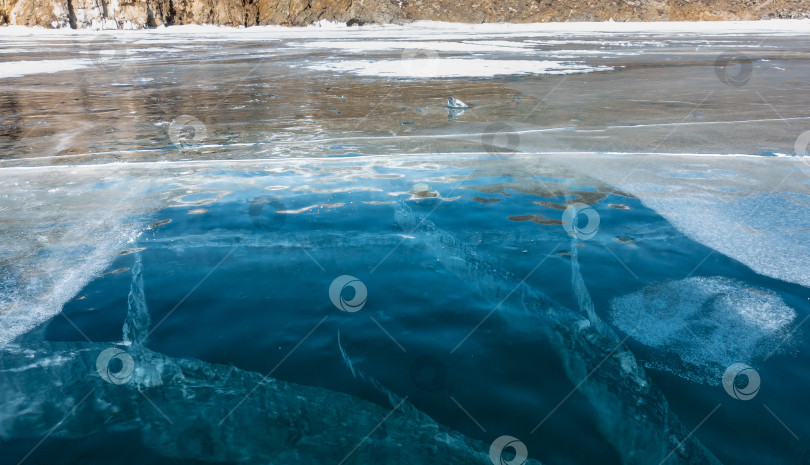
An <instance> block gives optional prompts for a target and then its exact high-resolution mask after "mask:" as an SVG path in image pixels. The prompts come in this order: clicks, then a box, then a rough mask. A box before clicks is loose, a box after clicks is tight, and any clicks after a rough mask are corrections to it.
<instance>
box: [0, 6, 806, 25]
mask: <svg viewBox="0 0 810 465" xmlns="http://www.w3.org/2000/svg"><path fill="white" fill-rule="evenodd" d="M805 18H810V3H808V2H806V1H804V0H601V1H596V0H527V1H524V0H469V1H458V0H252V1H250V2H234V1H231V0H142V1H138V2H118V1H114V0H7V1H5V2H2V3H0V25H11V26H39V27H43V28H48V29H94V30H97V29H117V30H120V29H148V28H155V27H160V26H176V25H191V24H196V25H203V24H205V25H216V26H229V27H252V26H269V25H278V26H307V25H310V24H313V23H317V22H319V21H329V22H337V23H342V24H345V25H348V26H354V25H360V26H362V25H365V24H405V23H410V22H414V21H443V22H453V23H457V22H459V23H465V24H496V23H515V24H520V23H557V22H597V23H598V22H607V21H615V22H656V23H658V22H667V21H751V20H763V19H765V20H767V19H805Z"/></svg>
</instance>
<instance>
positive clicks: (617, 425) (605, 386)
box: [395, 201, 719, 464]
mask: <svg viewBox="0 0 810 465" xmlns="http://www.w3.org/2000/svg"><path fill="white" fill-rule="evenodd" d="M395 218H396V222H397V224H398V225H399V226H400V228H401V229H402V230H403V231H407V232H408V233H409V234H410V235H412V236H413V237H414V240H415V244H418V245H417V246H418V247H432V248H434V249H436V254H437V256H439V257H442V258H441V259H440V260H437V262H438V263H441V264H442V266H443V267H444V268H445V269H446V270H447V271H449V272H451V273H453V274H454V275H455V276H457V277H458V278H459V279H461V280H462V281H465V282H474V283H475V284H476V287H477V288H478V289H479V292H480V294H481V295H482V296H486V297H487V298H490V299H494V301H496V302H498V305H497V306H496V307H495V309H494V310H493V313H494V312H495V311H497V312H498V314H499V315H500V317H501V318H503V319H504V321H507V322H508V324H509V328H510V329H509V330H508V331H507V332H508V334H510V335H516V334H521V333H528V334H531V335H532V337H533V338H538V337H541V338H548V339H549V340H551V341H553V342H552V343H553V344H554V345H555V346H556V350H557V355H558V356H559V357H560V359H561V360H563V364H564V365H565V367H566V371H567V375H568V377H569V379H570V381H571V382H572V383H573V384H575V385H576V386H577V390H578V392H580V393H581V394H582V395H584V396H585V397H586V398H587V399H588V401H589V402H590V403H591V404H592V405H593V406H594V408H595V409H596V411H597V412H598V418H596V422H597V424H598V425H599V428H600V431H601V432H602V434H603V435H604V436H605V438H606V439H607V440H608V441H609V442H610V443H611V444H612V445H613V446H614V448H615V449H616V450H617V451H618V453H619V455H620V456H621V457H622V459H623V461H624V463H628V464H648V463H659V462H663V461H664V460H665V459H666V458H667V457H669V455H667V454H668V453H670V451H673V450H674V451H675V452H673V453H674V454H676V456H677V459H678V460H680V461H681V462H679V463H719V462H718V461H717V459H716V458H715V457H714V456H713V455H712V454H711V452H709V451H707V450H706V449H705V448H704V447H703V445H702V444H701V443H700V442H699V441H698V440H697V439H695V438H690V437H689V436H685V434H686V431H685V428H684V427H683V425H681V424H680V422H679V421H678V419H677V418H676V417H675V416H674V415H672V414H670V413H669V412H668V410H669V407H668V405H667V401H666V399H665V398H664V397H663V395H662V394H661V392H660V391H659V390H658V388H657V387H656V386H655V385H653V384H652V383H651V382H650V381H649V379H648V378H647V375H646V373H645V372H644V369H643V368H642V367H641V366H639V364H638V363H637V361H636V358H635V356H634V355H633V354H632V353H631V352H630V351H629V350H628V349H627V347H626V346H624V344H623V343H622V342H621V341H620V340H619V338H618V337H617V335H616V334H615V333H613V331H612V330H611V329H610V328H609V327H608V326H607V325H605V324H604V323H603V322H602V321H601V320H600V318H599V317H598V316H597V315H596V313H595V311H594V309H593V304H592V302H591V299H590V296H589V295H588V292H587V290H586V288H585V286H584V281H583V279H582V275H581V271H580V269H579V264H578V263H577V260H576V240H574V241H573V242H572V245H573V247H572V249H574V252H573V253H574V257H573V261H572V270H571V271H572V283H573V288H574V292H575V294H576V299H577V302H578V303H579V304H580V306H581V308H580V309H577V310H576V311H571V310H570V309H567V308H564V307H562V306H561V305H560V304H559V303H557V302H554V301H553V300H551V299H549V298H548V297H547V296H546V295H544V294H543V293H542V292H541V291H539V290H536V289H533V288H532V287H531V286H529V285H528V284H526V279H524V280H522V281H518V280H517V279H515V277H514V276H513V275H512V274H511V273H509V272H507V271H505V269H504V268H502V267H501V266H499V264H498V263H491V262H489V261H487V260H486V258H485V256H484V255H483V253H481V254H479V252H478V251H477V250H476V248H475V247H473V246H471V245H470V244H467V243H464V242H463V241H461V240H460V239H459V238H457V237H456V236H455V235H453V234H452V233H451V232H448V231H445V230H442V229H440V228H438V227H437V226H436V224H434V223H433V222H432V221H431V220H430V219H428V217H427V215H425V214H424V213H420V212H418V211H416V210H415V209H414V208H411V207H410V206H409V205H408V204H407V203H406V202H404V201H401V202H399V203H398V204H397V210H396V216H395ZM597 369H598V372H597Z"/></svg>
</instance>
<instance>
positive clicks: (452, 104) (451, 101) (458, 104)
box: [447, 97, 470, 109]
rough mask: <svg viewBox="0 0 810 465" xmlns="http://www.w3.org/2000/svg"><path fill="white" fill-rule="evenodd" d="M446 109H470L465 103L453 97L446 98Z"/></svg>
mask: <svg viewBox="0 0 810 465" xmlns="http://www.w3.org/2000/svg"><path fill="white" fill-rule="evenodd" d="M447 108H453V109H466V108H470V107H469V106H467V104H466V103H464V102H462V101H461V100H459V99H457V98H455V97H447Z"/></svg>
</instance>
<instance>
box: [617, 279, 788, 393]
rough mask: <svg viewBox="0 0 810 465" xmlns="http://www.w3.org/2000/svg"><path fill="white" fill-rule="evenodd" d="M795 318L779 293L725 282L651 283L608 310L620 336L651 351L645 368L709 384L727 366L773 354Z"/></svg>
mask: <svg viewBox="0 0 810 465" xmlns="http://www.w3.org/2000/svg"><path fill="white" fill-rule="evenodd" d="M795 318H796V311H795V310H793V309H792V308H790V307H788V306H787V305H786V304H785V302H784V301H783V300H782V299H781V298H780V297H779V296H778V295H777V294H775V293H772V292H769V291H768V290H765V289H756V288H753V287H751V286H749V285H747V284H746V283H744V282H741V281H737V280H734V279H730V278H723V277H711V278H704V277H692V278H687V279H684V280H681V281H672V282H667V283H658V284H654V285H651V286H648V287H647V288H645V289H643V290H641V291H639V292H635V293H633V294H629V295H626V296H622V297H618V298H616V299H614V300H613V301H612V302H611V310H610V319H611V321H612V323H613V324H614V325H615V326H616V327H617V328H618V329H619V330H620V331H622V332H624V333H626V334H630V335H631V337H632V338H633V339H635V340H636V341H638V342H640V343H641V344H644V345H645V346H648V347H649V348H650V349H653V355H652V357H643V358H647V360H646V364H647V366H649V367H650V368H654V369H660V370H665V371H668V372H671V373H673V374H675V375H677V376H680V377H682V378H685V379H689V380H691V381H694V382H699V383H704V384H710V385H719V384H720V382H721V379H722V376H723V371H724V370H725V369H726V368H727V367H728V366H730V365H731V364H733V363H738V362H742V363H748V364H751V363H752V361H754V360H755V359H758V358H764V357H767V356H768V355H770V354H771V353H772V352H773V351H775V350H777V348H779V344H780V343H781V342H782V340H783V339H784V338H785V337H786V336H787V335H788V333H789V331H790V326H791V323H792V322H793V321H794V320H795Z"/></svg>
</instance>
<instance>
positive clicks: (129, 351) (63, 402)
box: [0, 259, 539, 465]
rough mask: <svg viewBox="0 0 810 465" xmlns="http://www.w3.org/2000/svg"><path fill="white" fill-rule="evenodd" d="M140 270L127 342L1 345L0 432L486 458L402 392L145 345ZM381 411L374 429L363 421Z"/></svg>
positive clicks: (282, 450)
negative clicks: (107, 361)
mask: <svg viewBox="0 0 810 465" xmlns="http://www.w3.org/2000/svg"><path fill="white" fill-rule="evenodd" d="M141 273H142V269H141V264H140V260H139V259H137V261H136V263H135V265H134V266H133V268H132V284H131V288H130V294H129V299H128V301H129V309H128V313H127V318H126V321H125V324H124V328H123V334H124V341H123V344H116V345H105V344H94V343H42V344H39V345H34V346H33V347H29V346H26V347H18V346H9V347H6V348H5V349H2V357H0V401H2V402H0V439H3V440H10V439H20V438H37V437H42V436H50V435H51V434H53V435H54V436H55V437H62V438H80V437H86V436H90V435H92V434H94V433H95V432H97V430H98V429H99V426H100V425H104V427H105V428H113V429H114V430H116V431H133V432H140V433H141V435H142V440H143V442H144V444H145V445H146V446H147V447H149V448H151V449H153V450H154V451H155V452H157V453H158V454H160V455H162V456H164V457H170V458H178V459H194V460H201V461H205V462H240V463H244V462H249V463H259V462H261V463H287V462H301V461H304V462H307V463H327V462H334V461H340V462H341V463H346V464H365V463H428V462H429V461H431V460H433V459H435V457H437V456H438V457H441V458H442V462H444V463H450V464H471V463H477V464H482V465H486V464H489V463H491V462H490V460H489V453H488V451H489V447H488V445H485V444H483V443H481V442H479V441H475V440H472V439H470V438H467V437H466V436H464V435H461V434H459V433H457V432H455V431H452V430H449V429H448V428H446V427H443V426H441V425H439V424H438V423H436V422H435V421H433V420H432V419H431V418H429V417H428V416H427V415H425V414H423V413H421V412H419V411H418V410H416V409H415V408H413V407H412V406H410V405H409V404H407V403H406V401H405V400H400V401H399V402H398V403H397V404H396V405H393V406H391V407H383V406H379V405H376V404H373V403H370V402H368V401H364V400H361V399H358V398H355V397H352V396H350V395H347V394H343V393H338V392H332V391H328V390H325V389H321V388H317V387H309V386H301V385H295V384H291V383H287V382H284V381H281V380H276V379H272V378H268V377H266V376H263V375H261V374H260V373H255V372H249V371H244V370H240V369H237V368H234V367H229V366H223V365H213V364H208V363H204V362H201V361H199V360H193V359H177V358H172V357H168V356H165V355H163V354H160V353H157V352H153V351H151V350H149V349H148V348H147V347H146V346H145V343H146V336H147V335H148V332H147V330H148V328H149V326H150V318H149V309H148V308H147V305H146V297H145V294H144V283H143V277H142V274H141ZM109 347H118V348H119V352H121V351H123V353H124V355H123V356H124V357H129V358H131V360H132V362H133V364H134V370H133V371H132V372H131V377H129V378H128V380H127V381H126V382H124V383H119V384H116V383H110V382H108V381H105V380H104V379H103V378H102V376H101V374H100V372H99V371H98V365H97V359H98V357H99V355H100V354H101V352H102V351H104V350H106V349H108V348H109ZM336 350H338V349H337V347H336ZM104 368H105V367H103V366H102V367H101V369H102V370H103V369H104ZM106 368H107V369H110V368H109V367H106ZM32 386H36V390H35V392H32V390H31V389H32ZM212 393H216V395H212ZM91 396H92V398H91ZM382 422H385V424H384V428H382V429H381V430H380V433H379V434H371V433H369V432H372V433H373V432H375V431H377V429H378V428H379V427H380V426H381V425H382ZM375 425H376V426H375ZM57 427H59V428H58V430H57ZM361 446H362V447H361ZM341 457H343V459H342V460H341ZM525 463H527V464H538V463H539V462H537V461H536V460H533V459H530V460H528V461H527V462H525Z"/></svg>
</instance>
